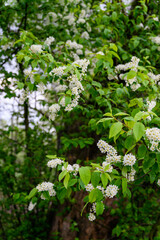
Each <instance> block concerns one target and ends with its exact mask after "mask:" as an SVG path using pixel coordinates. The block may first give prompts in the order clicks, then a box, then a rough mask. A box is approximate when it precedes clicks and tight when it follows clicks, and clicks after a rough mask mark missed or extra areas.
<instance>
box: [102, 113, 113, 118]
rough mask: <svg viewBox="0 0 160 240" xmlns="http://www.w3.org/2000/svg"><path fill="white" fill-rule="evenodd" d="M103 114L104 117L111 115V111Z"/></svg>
mask: <svg viewBox="0 0 160 240" xmlns="http://www.w3.org/2000/svg"><path fill="white" fill-rule="evenodd" d="M103 116H105V117H113V115H112V113H110V112H108V113H105V114H104V115H103Z"/></svg>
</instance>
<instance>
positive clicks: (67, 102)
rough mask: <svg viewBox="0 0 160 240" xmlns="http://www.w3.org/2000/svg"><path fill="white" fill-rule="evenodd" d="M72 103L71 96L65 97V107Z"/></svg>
mask: <svg viewBox="0 0 160 240" xmlns="http://www.w3.org/2000/svg"><path fill="white" fill-rule="evenodd" d="M70 102H71V97H70V96H65V105H66V106H67V105H68V104H69V103H70Z"/></svg>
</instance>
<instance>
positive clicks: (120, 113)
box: [114, 112, 129, 116]
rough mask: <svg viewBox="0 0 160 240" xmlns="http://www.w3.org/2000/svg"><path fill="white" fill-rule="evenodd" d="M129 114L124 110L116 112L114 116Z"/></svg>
mask: <svg viewBox="0 0 160 240" xmlns="http://www.w3.org/2000/svg"><path fill="white" fill-rule="evenodd" d="M127 115H129V114H128V113H124V112H119V113H116V114H115V115H114V116H127Z"/></svg>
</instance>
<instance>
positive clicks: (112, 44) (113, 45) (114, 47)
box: [109, 43, 118, 52]
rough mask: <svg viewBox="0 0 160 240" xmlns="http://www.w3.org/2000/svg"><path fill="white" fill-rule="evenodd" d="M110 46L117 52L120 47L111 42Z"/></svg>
mask: <svg viewBox="0 0 160 240" xmlns="http://www.w3.org/2000/svg"><path fill="white" fill-rule="evenodd" d="M109 46H110V48H112V49H113V50H114V51H115V52H117V50H118V48H117V46H116V44H114V43H110V45H109Z"/></svg>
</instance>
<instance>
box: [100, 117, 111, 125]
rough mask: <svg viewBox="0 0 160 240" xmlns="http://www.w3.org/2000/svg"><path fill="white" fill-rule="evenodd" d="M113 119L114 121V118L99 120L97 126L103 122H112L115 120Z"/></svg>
mask: <svg viewBox="0 0 160 240" xmlns="http://www.w3.org/2000/svg"><path fill="white" fill-rule="evenodd" d="M113 119H114V118H103V119H101V120H99V121H98V122H97V124H98V123H101V122H106V121H110V120H113Z"/></svg>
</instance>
